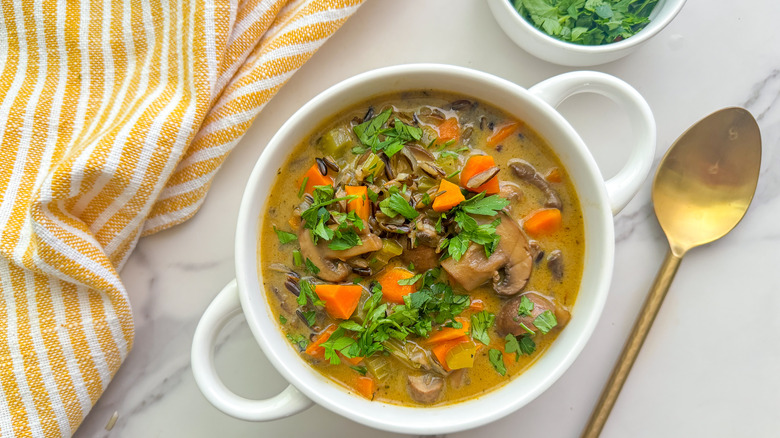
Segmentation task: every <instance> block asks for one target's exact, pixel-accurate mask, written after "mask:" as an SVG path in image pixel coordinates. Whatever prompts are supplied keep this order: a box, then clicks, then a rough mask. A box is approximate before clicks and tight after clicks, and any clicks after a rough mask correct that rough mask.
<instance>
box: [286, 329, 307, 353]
mask: <svg viewBox="0 0 780 438" xmlns="http://www.w3.org/2000/svg"><path fill="white" fill-rule="evenodd" d="M287 340H288V341H290V342H291V343H292V344H293V345H295V346H296V347H298V350H300V351H303V350H305V349H306V347H307V346H308V345H309V341H308V340H306V337H304V336H303V335H301V334H297V335H291V334H289V333H288V334H287Z"/></svg>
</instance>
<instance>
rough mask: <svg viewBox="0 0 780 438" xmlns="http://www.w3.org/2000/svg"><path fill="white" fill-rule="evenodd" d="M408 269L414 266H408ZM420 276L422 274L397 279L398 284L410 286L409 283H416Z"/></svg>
mask: <svg viewBox="0 0 780 438" xmlns="http://www.w3.org/2000/svg"><path fill="white" fill-rule="evenodd" d="M410 269H414V268H413V267H410ZM422 276H423V275H422V274H417V275H415V276H414V277H410V278H404V279H401V280H398V284H400V285H401V286H411V285H413V284H415V283H417V282H418V281H419V280H420V279H421V278H422Z"/></svg>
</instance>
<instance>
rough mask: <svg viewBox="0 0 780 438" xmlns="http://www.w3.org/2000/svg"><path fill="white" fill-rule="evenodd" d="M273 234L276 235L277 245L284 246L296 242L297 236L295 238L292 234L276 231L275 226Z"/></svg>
mask: <svg viewBox="0 0 780 438" xmlns="http://www.w3.org/2000/svg"><path fill="white" fill-rule="evenodd" d="M274 233H276V237H278V238H279V243H281V244H282V245H284V244H285V243H290V242H294V241H296V240H298V236H296V235H295V234H293V233H288V232H287V231H283V230H278V229H276V226H274Z"/></svg>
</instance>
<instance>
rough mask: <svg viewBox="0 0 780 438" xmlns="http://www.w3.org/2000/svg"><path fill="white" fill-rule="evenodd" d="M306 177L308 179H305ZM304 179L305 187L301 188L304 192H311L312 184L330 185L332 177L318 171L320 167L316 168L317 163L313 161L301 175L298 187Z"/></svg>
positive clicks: (312, 190)
mask: <svg viewBox="0 0 780 438" xmlns="http://www.w3.org/2000/svg"><path fill="white" fill-rule="evenodd" d="M307 178H308V179H307ZM304 180H305V181H306V187H305V188H304V189H303V190H304V191H305V192H306V193H309V194H311V193H313V192H314V186H332V185H333V178H331V177H330V175H323V174H321V173H320V169H319V168H317V163H314V164H313V165H312V166H311V167H310V168H309V170H307V171H306V173H305V174H303V177H302V178H301V179H300V180H299V181H298V187H300V186H301V184H303V181H304Z"/></svg>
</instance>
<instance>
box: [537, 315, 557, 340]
mask: <svg viewBox="0 0 780 438" xmlns="http://www.w3.org/2000/svg"><path fill="white" fill-rule="evenodd" d="M534 325H535V326H536V328H538V329H539V331H540V332H542V334H547V332H549V331H550V330H552V329H553V328H554V327H555V326H556V325H558V320H557V319H555V315H553V313H552V312H550V311H549V310H545V311H544V312H542V313H540V314H539V316H537V317H536V319H534Z"/></svg>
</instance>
